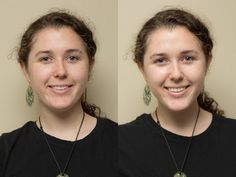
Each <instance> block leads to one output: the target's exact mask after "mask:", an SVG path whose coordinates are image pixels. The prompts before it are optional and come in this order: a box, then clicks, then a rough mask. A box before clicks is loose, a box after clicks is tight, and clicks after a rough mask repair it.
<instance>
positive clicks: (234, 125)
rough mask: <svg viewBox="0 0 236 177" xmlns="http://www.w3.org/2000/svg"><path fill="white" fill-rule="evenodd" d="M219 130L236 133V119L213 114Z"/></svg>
mask: <svg viewBox="0 0 236 177" xmlns="http://www.w3.org/2000/svg"><path fill="white" fill-rule="evenodd" d="M213 118H214V119H215V122H216V126H217V127H218V130H219V131H221V132H224V133H229V134H231V135H232V134H235V135H236V120H235V119H233V118H226V117H224V116H219V115H216V114H213Z"/></svg>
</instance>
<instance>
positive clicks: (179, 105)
mask: <svg viewBox="0 0 236 177" xmlns="http://www.w3.org/2000/svg"><path fill="white" fill-rule="evenodd" d="M190 105H191V103H190V102H186V101H174V102H169V103H166V104H165V107H166V108H167V109H168V110H170V111H174V112H181V111H184V110H187V109H188V108H189V107H190Z"/></svg>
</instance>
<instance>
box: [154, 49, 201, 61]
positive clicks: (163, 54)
mask: <svg viewBox="0 0 236 177" xmlns="http://www.w3.org/2000/svg"><path fill="white" fill-rule="evenodd" d="M188 53H194V54H197V51H196V50H184V51H181V52H180V54H181V55H183V54H188ZM163 56H167V53H154V54H152V55H151V56H150V58H151V59H153V58H155V57H163Z"/></svg>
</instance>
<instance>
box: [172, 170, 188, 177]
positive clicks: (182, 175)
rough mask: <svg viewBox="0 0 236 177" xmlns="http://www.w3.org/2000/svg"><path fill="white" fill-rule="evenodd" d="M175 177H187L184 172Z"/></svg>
mask: <svg viewBox="0 0 236 177" xmlns="http://www.w3.org/2000/svg"><path fill="white" fill-rule="evenodd" d="M174 177H187V176H186V174H185V173H184V172H182V171H177V172H176V173H175V175H174Z"/></svg>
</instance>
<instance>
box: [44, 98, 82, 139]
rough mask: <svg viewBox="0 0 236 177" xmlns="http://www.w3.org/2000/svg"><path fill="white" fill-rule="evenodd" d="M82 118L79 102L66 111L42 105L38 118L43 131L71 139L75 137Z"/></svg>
mask: <svg viewBox="0 0 236 177" xmlns="http://www.w3.org/2000/svg"><path fill="white" fill-rule="evenodd" d="M85 117H86V116H85ZM82 118H83V109H82V106H81V104H80V103H79V104H78V106H77V107H76V108H74V109H70V110H67V111H60V112H57V111H55V110H49V109H46V107H43V106H42V107H41V111H40V120H41V123H42V126H43V129H44V131H45V132H46V133H47V134H50V135H52V136H55V137H58V138H60V139H65V140H71V141H73V140H74V139H75V135H76V133H77V131H78V128H79V126H80V124H81V121H82ZM84 122H85V121H84Z"/></svg>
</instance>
